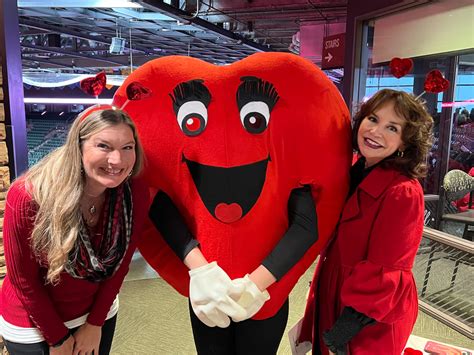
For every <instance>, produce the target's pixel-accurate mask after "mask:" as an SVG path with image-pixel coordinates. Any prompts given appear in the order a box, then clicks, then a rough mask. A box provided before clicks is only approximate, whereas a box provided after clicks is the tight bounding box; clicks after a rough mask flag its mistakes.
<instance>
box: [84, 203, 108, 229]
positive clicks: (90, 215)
mask: <svg viewBox="0 0 474 355" xmlns="http://www.w3.org/2000/svg"><path fill="white" fill-rule="evenodd" d="M104 199H105V196H100V197H99V200H98V201H97V198H94V199H93V202H92V203H91V204H86V205H85V206H84V205H83V208H84V209H83V211H84V212H83V213H84V215H83V217H84V220H85V221H86V224H87V225H88V226H94V225H95V224H96V223H97V221H98V215H97V212H98V210H99V209H100V208H101V206H102V204H103V202H104ZM94 200H95V201H94Z"/></svg>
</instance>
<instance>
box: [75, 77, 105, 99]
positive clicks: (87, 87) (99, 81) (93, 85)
mask: <svg viewBox="0 0 474 355" xmlns="http://www.w3.org/2000/svg"><path fill="white" fill-rule="evenodd" d="M106 82H107V78H106V76H105V73H104V72H100V73H99V74H97V75H96V76H94V77H92V78H87V79H83V80H81V83H80V87H81V90H82V91H84V92H85V93H86V94H88V95H91V96H96V97H97V96H99V95H100V93H101V92H102V90H104V87H105V84H106Z"/></svg>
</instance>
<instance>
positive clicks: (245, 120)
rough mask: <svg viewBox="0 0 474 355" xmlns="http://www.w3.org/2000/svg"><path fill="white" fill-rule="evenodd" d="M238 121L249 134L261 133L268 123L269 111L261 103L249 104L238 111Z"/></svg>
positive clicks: (265, 105) (264, 104) (266, 106)
mask: <svg viewBox="0 0 474 355" xmlns="http://www.w3.org/2000/svg"><path fill="white" fill-rule="evenodd" d="M240 121H242V125H243V126H244V128H245V129H246V130H247V131H248V132H249V133H253V134H258V133H262V132H263V131H265V129H266V128H267V126H268V122H269V121H270V109H269V107H268V105H267V104H266V103H265V102H263V101H252V102H249V103H247V104H245V105H244V106H243V107H242V109H241V110H240Z"/></svg>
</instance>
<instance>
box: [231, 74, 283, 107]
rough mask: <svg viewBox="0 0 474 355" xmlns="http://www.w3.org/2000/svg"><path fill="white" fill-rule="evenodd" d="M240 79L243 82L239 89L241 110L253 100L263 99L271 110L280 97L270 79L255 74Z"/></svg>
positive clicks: (238, 98) (238, 99)
mask: <svg viewBox="0 0 474 355" xmlns="http://www.w3.org/2000/svg"><path fill="white" fill-rule="evenodd" d="M240 80H242V83H241V84H240V85H239V88H238V90H237V105H238V106H239V110H240V109H241V108H242V107H244V106H245V105H246V104H247V103H249V102H251V101H263V102H265V103H266V104H267V105H268V108H269V109H270V111H271V110H272V109H273V106H275V104H276V103H277V102H278V100H279V99H280V96H279V95H278V92H277V91H276V89H275V87H274V86H273V84H272V83H270V82H268V81H264V80H262V79H260V78H257V77H254V76H245V77H242V78H241V79H240Z"/></svg>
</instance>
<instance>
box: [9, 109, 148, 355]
mask: <svg viewBox="0 0 474 355" xmlns="http://www.w3.org/2000/svg"><path fill="white" fill-rule="evenodd" d="M142 162H143V153H142V147H141V145H140V142H139V139H138V136H137V132H136V129H135V126H134V124H133V123H132V121H131V120H130V118H129V117H128V115H127V114H126V113H125V112H123V111H120V110H115V109H113V108H112V107H110V106H101V107H94V108H91V109H89V110H87V111H85V112H84V113H82V114H81V115H79V117H78V118H76V120H75V122H74V123H73V125H72V127H71V130H70V132H69V135H68V137H67V140H66V143H65V144H64V145H63V146H62V147H60V148H58V149H57V150H55V151H53V152H52V153H50V154H49V155H48V156H46V157H45V158H44V159H43V160H41V161H40V162H39V163H38V164H36V165H35V166H33V167H32V168H31V169H30V170H28V171H27V172H26V173H25V174H24V175H23V176H22V177H20V178H19V179H18V180H17V181H15V182H14V183H13V184H12V186H11V188H10V190H9V192H8V195H7V203H6V209H5V220H4V232H3V233H4V244H5V259H6V264H7V276H6V278H5V281H4V283H3V287H2V290H1V298H2V309H1V312H2V317H0V327H1V328H0V329H1V333H2V335H3V337H4V339H5V344H6V347H7V349H8V351H9V352H10V354H12V355H15V354H25V353H28V354H67V355H70V354H81V355H83V354H95V355H97V354H100V355H104V354H108V353H109V352H110V348H111V345H112V338H113V334H114V330H115V322H116V314H117V311H118V298H117V295H118V292H119V289H120V286H121V285H122V282H123V279H124V277H125V275H126V273H127V271H128V267H129V264H130V260H131V258H132V254H133V252H134V250H135V246H136V242H137V237H138V234H139V232H140V231H139V228H140V226H142V225H143V221H144V218H145V216H146V213H147V212H146V209H147V204H148V189H147V188H146V187H145V186H144V185H143V182H142V181H140V180H138V179H136V178H135V176H136V175H137V174H139V172H140V169H141V166H142Z"/></svg>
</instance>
